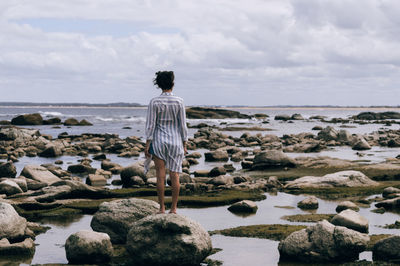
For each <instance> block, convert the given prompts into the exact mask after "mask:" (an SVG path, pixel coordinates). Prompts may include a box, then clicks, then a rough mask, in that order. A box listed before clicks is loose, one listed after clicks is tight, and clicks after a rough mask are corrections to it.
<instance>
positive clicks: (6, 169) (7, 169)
mask: <svg viewBox="0 0 400 266" xmlns="http://www.w3.org/2000/svg"><path fill="white" fill-rule="evenodd" d="M16 175H17V169H16V168H15V165H14V164H13V163H12V162H10V161H9V162H6V163H0V177H15V176H16Z"/></svg>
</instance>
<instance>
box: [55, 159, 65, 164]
mask: <svg viewBox="0 0 400 266" xmlns="http://www.w3.org/2000/svg"><path fill="white" fill-rule="evenodd" d="M54 163H55V164H63V163H64V162H63V161H62V160H56V161H54Z"/></svg>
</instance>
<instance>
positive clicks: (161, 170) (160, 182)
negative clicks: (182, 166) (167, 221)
mask: <svg viewBox="0 0 400 266" xmlns="http://www.w3.org/2000/svg"><path fill="white" fill-rule="evenodd" d="M153 160H154V164H155V166H156V176H157V196H158V203H159V204H160V213H165V205H164V190H165V162H164V161H163V160H161V159H160V158H158V157H156V156H154V155H153Z"/></svg>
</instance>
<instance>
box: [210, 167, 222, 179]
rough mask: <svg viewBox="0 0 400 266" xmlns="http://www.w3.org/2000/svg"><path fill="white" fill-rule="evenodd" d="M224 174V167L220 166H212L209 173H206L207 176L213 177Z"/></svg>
mask: <svg viewBox="0 0 400 266" xmlns="http://www.w3.org/2000/svg"><path fill="white" fill-rule="evenodd" d="M225 174H226V170H225V168H224V167H222V166H217V167H214V168H213V169H211V171H210V173H208V176H209V177H215V176H219V175H225Z"/></svg>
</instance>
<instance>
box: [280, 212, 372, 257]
mask: <svg viewBox="0 0 400 266" xmlns="http://www.w3.org/2000/svg"><path fill="white" fill-rule="evenodd" d="M368 242H369V236H368V235H366V234H362V233H359V232H357V231H354V230H351V229H348V228H346V227H342V226H334V225H333V224H331V223H329V222H328V221H326V220H324V221H322V222H318V223H317V224H316V225H313V226H310V227H308V228H306V229H302V230H300V231H296V232H294V233H292V234H290V235H289V236H288V237H287V238H286V239H285V240H283V241H281V242H280V243H279V246H278V249H279V253H280V260H281V261H285V260H289V261H303V262H333V261H336V262H343V261H353V260H356V259H358V257H359V253H360V252H362V251H364V250H365V249H366V247H367V244H368Z"/></svg>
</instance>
